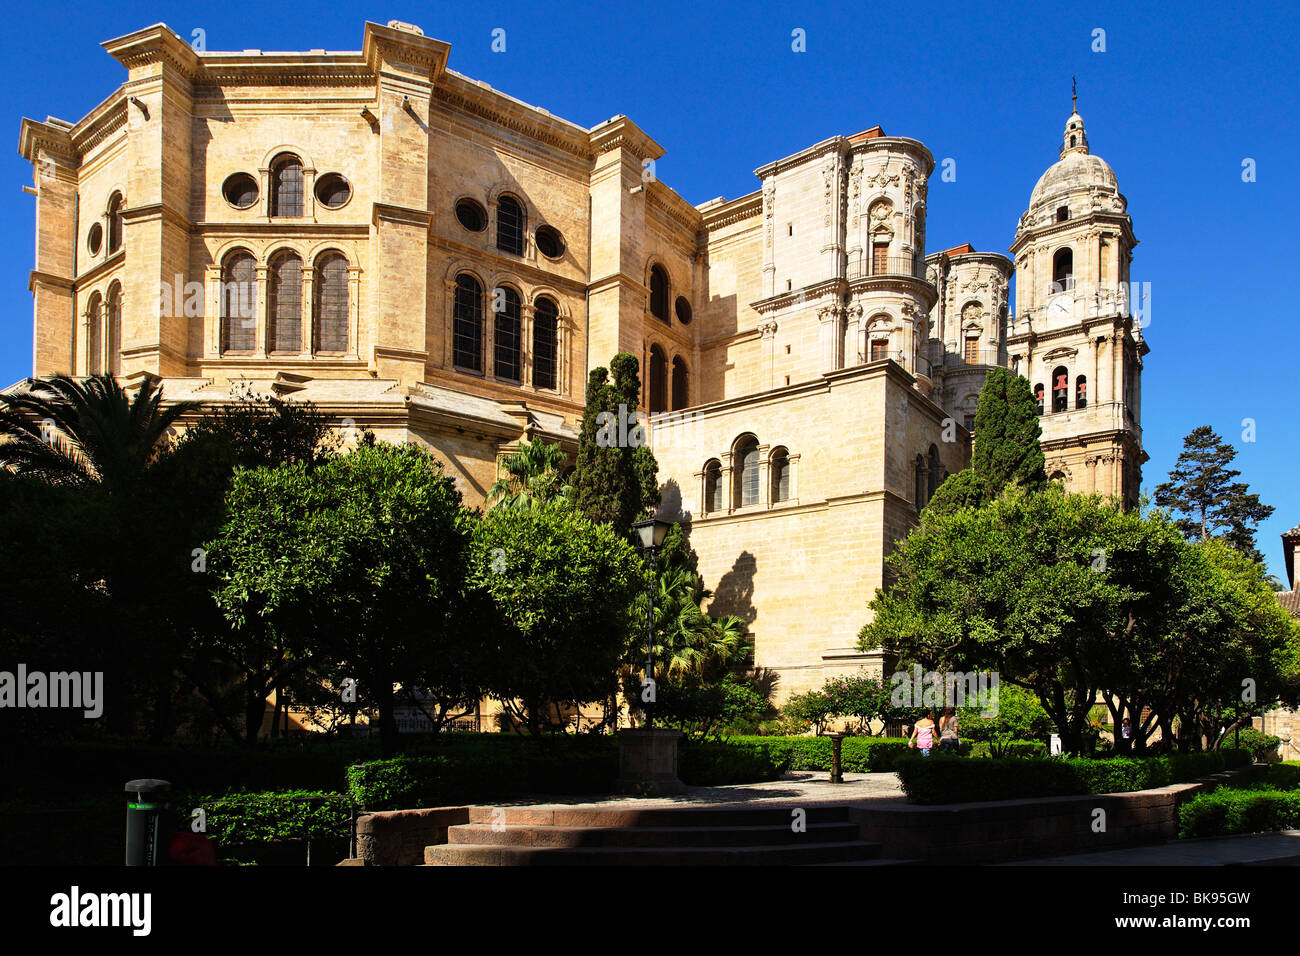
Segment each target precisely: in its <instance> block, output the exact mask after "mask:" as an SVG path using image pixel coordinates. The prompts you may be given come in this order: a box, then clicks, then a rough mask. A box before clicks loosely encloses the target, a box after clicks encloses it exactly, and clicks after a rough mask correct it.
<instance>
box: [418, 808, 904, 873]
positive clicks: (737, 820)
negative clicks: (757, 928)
mask: <svg viewBox="0 0 1300 956" xmlns="http://www.w3.org/2000/svg"><path fill="white" fill-rule="evenodd" d="M799 809H801V810H802V811H803V817H802V822H803V824H804V825H803V826H802V827H801V828H800V829H799V830H798V831H796V830H794V829H793V827H792V823H793V821H794V820H795V819H796V817H795V816H794V813H793V811H794V810H795V807H793V806H775V807H773V806H768V807H754V806H717V807H699V806H695V807H672V806H668V807H664V806H651V807H636V806H628V805H626V804H624V805H618V806H608V807H599V806H590V805H588V806H582V807H566V806H549V807H547V806H540V807H539V806H532V807H503V808H494V807H471V808H469V823H462V824H457V825H455V826H451V827H448V829H447V842H446V843H440V844H437V845H434V846H428V847H425V850H424V862H425V864H426V865H429V866H791V865H795V866H809V865H816V864H851V865H857V864H866V863H877V864H883V863H885V862H886V861H879V860H878V858H879V855H880V847H879V845H878V844H876V843H871V842H868V841H865V840H862V839H860V837H859V830H858V825H857V824H856V823H855V822H853V821H852V820H851V819H850V818H849V809H848V808H847V807H843V806H835V805H826V804H821V805H818V804H811V805H808V806H806V807H802V808H799ZM503 824H504V826H503Z"/></svg>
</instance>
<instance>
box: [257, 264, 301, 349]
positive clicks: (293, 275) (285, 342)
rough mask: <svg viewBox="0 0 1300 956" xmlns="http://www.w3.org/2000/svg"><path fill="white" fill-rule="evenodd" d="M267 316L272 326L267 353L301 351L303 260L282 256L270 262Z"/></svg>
mask: <svg viewBox="0 0 1300 956" xmlns="http://www.w3.org/2000/svg"><path fill="white" fill-rule="evenodd" d="M266 312H267V318H268V320H269V321H270V326H271V327H270V329H268V330H267V341H268V345H267V349H268V350H269V351H271V352H300V351H302V260H301V259H299V258H298V256H297V254H295V253H292V252H285V253H281V254H280V255H279V256H277V257H276V258H275V259H274V260H273V261H272V263H271V269H270V284H269V288H268V289H267V310H266Z"/></svg>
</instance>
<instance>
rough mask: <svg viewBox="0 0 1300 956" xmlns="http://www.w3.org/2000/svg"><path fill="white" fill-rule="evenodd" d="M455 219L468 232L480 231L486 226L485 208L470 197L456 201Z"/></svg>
mask: <svg viewBox="0 0 1300 956" xmlns="http://www.w3.org/2000/svg"><path fill="white" fill-rule="evenodd" d="M456 219H457V220H459V222H460V224H461V225H462V226H464V227H465V228H466V229H468V230H469V231H470V232H482V231H483V230H484V229H486V228H487V210H486V209H484V208H483V207H482V206H480V205H479V204H478V203H476V202H475V201H474V200H472V199H462V200H461V201H460V202H458V203H456Z"/></svg>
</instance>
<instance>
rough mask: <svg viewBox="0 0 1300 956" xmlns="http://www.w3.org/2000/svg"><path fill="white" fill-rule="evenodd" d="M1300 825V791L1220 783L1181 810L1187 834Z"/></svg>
mask: <svg viewBox="0 0 1300 956" xmlns="http://www.w3.org/2000/svg"><path fill="white" fill-rule="evenodd" d="M1295 827H1300V792H1298V791H1295V790H1288V791H1284V790H1238V789H1235V788H1233V787H1220V788H1219V789H1217V790H1215V791H1213V792H1212V793H1200V794H1197V795H1196V796H1195V797H1194V798H1193V799H1192V800H1190V801H1189V802H1188V803H1186V804H1184V805H1183V806H1182V807H1180V808H1179V810H1178V835H1179V836H1180V837H1183V838H1188V837H1207V836H1226V835H1228V834H1232V833H1260V832H1264V831H1267V830H1290V829H1293V828H1295Z"/></svg>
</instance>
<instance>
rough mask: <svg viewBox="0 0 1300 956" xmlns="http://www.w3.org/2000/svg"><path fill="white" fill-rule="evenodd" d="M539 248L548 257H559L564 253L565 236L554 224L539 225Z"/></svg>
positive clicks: (537, 236) (537, 234)
mask: <svg viewBox="0 0 1300 956" xmlns="http://www.w3.org/2000/svg"><path fill="white" fill-rule="evenodd" d="M536 238H537V249H538V251H539V252H541V254H542V255H544V256H546V258H548V259H558V258H560V256H562V255H564V237H563V236H561V235H560V230H558V229H556V228H555V227H553V226H538V227H537V233H536Z"/></svg>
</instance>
